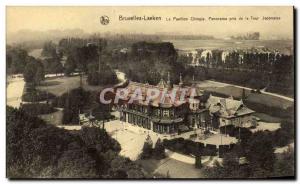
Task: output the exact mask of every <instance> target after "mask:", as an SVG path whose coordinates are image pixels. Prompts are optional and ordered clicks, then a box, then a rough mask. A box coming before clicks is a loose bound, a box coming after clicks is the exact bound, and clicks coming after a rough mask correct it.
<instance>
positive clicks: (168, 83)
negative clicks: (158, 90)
mask: <svg viewBox="0 0 300 184" xmlns="http://www.w3.org/2000/svg"><path fill="white" fill-rule="evenodd" d="M167 87H168V89H170V88H172V86H171V80H170V72H168V80H167Z"/></svg>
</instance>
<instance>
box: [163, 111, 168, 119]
mask: <svg viewBox="0 0 300 184" xmlns="http://www.w3.org/2000/svg"><path fill="white" fill-rule="evenodd" d="M163 114H164V117H167V116H169V110H166V109H164V110H163Z"/></svg>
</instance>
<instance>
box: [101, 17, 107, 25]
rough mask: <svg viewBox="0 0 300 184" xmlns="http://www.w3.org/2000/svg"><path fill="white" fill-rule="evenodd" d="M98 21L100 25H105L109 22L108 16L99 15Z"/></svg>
mask: <svg viewBox="0 0 300 184" xmlns="http://www.w3.org/2000/svg"><path fill="white" fill-rule="evenodd" d="M100 23H101V24H102V25H107V24H108V23H109V17H108V16H106V15H103V16H101V17H100Z"/></svg>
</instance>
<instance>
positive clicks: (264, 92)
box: [207, 80, 294, 102]
mask: <svg viewBox="0 0 300 184" xmlns="http://www.w3.org/2000/svg"><path fill="white" fill-rule="evenodd" d="M207 81H209V82H212V83H216V84H220V85H228V86H234V87H237V88H241V89H246V90H250V91H251V90H253V89H252V88H247V87H243V86H238V85H234V84H228V83H224V82H216V81H212V80H207ZM261 93H263V94H267V95H271V96H276V97H279V98H282V99H285V100H288V101H290V102H294V99H293V98H290V97H287V96H283V95H279V94H277V93H270V92H266V91H261Z"/></svg>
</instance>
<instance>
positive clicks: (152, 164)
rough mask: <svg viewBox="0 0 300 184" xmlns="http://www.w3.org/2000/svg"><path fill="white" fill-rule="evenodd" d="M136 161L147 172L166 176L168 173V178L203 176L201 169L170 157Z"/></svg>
mask: <svg viewBox="0 0 300 184" xmlns="http://www.w3.org/2000/svg"><path fill="white" fill-rule="evenodd" d="M136 163H138V164H140V165H141V166H142V167H143V169H144V170H145V171H147V172H149V173H153V174H160V175H162V176H166V175H167V173H168V174H169V176H170V178H204V176H203V174H202V172H201V169H196V168H195V166H194V165H193V164H186V163H183V162H180V161H177V160H174V159H170V158H165V159H162V160H154V159H147V160H137V161H136Z"/></svg>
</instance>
